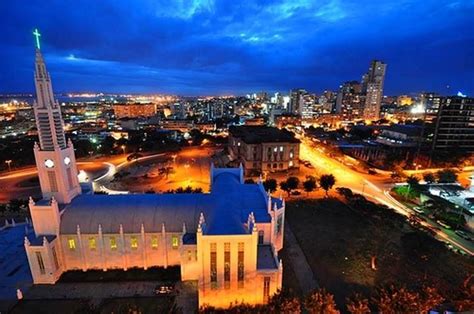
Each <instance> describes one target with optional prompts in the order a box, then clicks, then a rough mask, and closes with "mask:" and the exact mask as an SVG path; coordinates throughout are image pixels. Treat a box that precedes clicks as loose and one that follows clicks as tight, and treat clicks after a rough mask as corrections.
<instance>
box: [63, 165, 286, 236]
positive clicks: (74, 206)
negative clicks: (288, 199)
mask: <svg viewBox="0 0 474 314" xmlns="http://www.w3.org/2000/svg"><path fill="white" fill-rule="evenodd" d="M239 171H241V170H240V169H231V168H229V169H213V170H212V171H211V172H212V187H211V193H201V194H195V193H194V194H185V193H184V194H122V195H100V194H96V195H80V196H78V197H76V198H75V199H73V201H72V202H71V203H70V204H68V205H66V207H65V210H64V212H63V215H62V217H61V226H60V232H61V234H75V233H76V232H77V225H79V226H80V231H81V233H83V234H96V233H97V232H98V228H99V224H100V225H101V228H102V232H103V233H118V232H119V230H120V225H122V228H123V232H124V233H140V231H141V226H142V224H143V227H144V229H145V232H161V230H162V225H163V224H164V225H165V229H166V231H167V232H177V233H178V232H179V233H181V232H182V231H183V224H185V225H186V230H187V232H189V233H195V232H196V230H197V226H198V222H199V216H200V213H203V214H204V218H205V222H206V227H205V230H204V233H205V234H208V235H219V234H245V233H247V229H246V224H247V220H248V216H249V214H250V213H251V212H253V213H254V216H255V220H256V222H270V221H271V218H270V215H269V214H268V211H267V208H268V207H267V200H268V199H267V194H266V193H265V191H264V190H263V187H262V186H261V185H260V184H244V183H243V182H242V181H243V180H242V177H241V174H240V172H239ZM273 203H277V205H281V204H282V201H281V200H279V199H275V198H273V199H272V208H273Z"/></svg>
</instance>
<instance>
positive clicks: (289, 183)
mask: <svg viewBox="0 0 474 314" xmlns="http://www.w3.org/2000/svg"><path fill="white" fill-rule="evenodd" d="M299 184H300V179H298V178H297V177H289V178H288V179H286V180H285V181H282V182H280V188H281V189H282V190H283V191H285V192H286V193H288V196H290V193H291V191H292V190H294V189H297V188H298V185H299Z"/></svg>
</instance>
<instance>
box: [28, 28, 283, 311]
mask: <svg viewBox="0 0 474 314" xmlns="http://www.w3.org/2000/svg"><path fill="white" fill-rule="evenodd" d="M36 36H37V38H38V36H39V33H38V32H36ZM35 84H36V92H37V100H36V102H35V104H34V113H35V118H36V124H37V127H38V135H39V144H35V146H34V154H35V158H36V166H37V169H38V176H39V180H40V185H41V192H42V199H41V200H39V201H36V202H35V201H33V200H32V199H31V198H30V203H29V209H30V213H31V218H32V222H33V226H34V231H35V234H34V235H30V236H28V237H25V243H24V245H25V249H26V253H27V256H28V262H29V266H30V270H31V274H32V277H33V281H34V283H35V284H54V283H56V282H57V281H58V279H59V278H60V277H61V275H62V273H64V272H66V271H69V270H83V271H87V270H91V269H99V270H103V271H107V270H111V269H123V270H127V269H130V268H141V269H147V268H150V267H157V266H158V267H165V268H166V267H168V266H180V269H181V280H183V281H186V280H193V281H197V283H198V292H199V305H203V304H209V305H213V306H222V307H226V306H228V305H229V304H230V303H231V302H236V301H239V302H242V301H245V302H247V303H251V304H258V303H265V302H266V301H267V300H268V299H269V298H270V297H271V296H272V295H273V294H274V293H275V292H276V291H277V290H278V289H280V288H281V286H282V271H283V266H282V263H281V261H279V260H278V258H277V252H278V251H279V250H280V249H281V248H282V247H283V230H284V221H285V217H284V216H285V201H284V200H283V199H281V198H275V197H272V196H271V195H270V194H268V193H266V192H265V190H264V188H263V185H262V183H261V182H259V183H257V184H244V182H243V169H242V167H240V168H214V167H212V166H211V171H210V181H211V183H210V192H209V193H202V194H125V195H97V194H96V195H94V194H93V193H92V191H91V189H90V185H89V184H85V185H84V184H81V183H79V180H78V177H77V174H78V172H77V166H76V159H75V156H74V147H73V144H72V142H71V141H66V138H65V134H64V130H63V120H62V117H61V108H60V106H59V103H58V102H57V101H55V100H54V95H53V90H52V85H51V79H50V76H49V73H48V72H47V70H46V65H45V63H44V60H43V56H42V54H41V50H40V47H39V41H37V47H36V61H35Z"/></svg>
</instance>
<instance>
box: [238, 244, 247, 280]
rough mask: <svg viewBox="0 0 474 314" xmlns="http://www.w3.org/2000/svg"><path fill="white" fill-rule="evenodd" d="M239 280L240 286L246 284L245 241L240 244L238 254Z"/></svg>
mask: <svg viewBox="0 0 474 314" xmlns="http://www.w3.org/2000/svg"><path fill="white" fill-rule="evenodd" d="M237 267H238V269H237V280H238V283H239V288H242V287H243V286H244V277H245V276H244V242H239V244H238V255H237Z"/></svg>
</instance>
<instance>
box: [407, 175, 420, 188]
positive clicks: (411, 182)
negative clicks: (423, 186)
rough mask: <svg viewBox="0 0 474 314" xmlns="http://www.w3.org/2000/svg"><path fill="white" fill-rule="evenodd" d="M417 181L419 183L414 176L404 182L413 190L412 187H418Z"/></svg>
mask: <svg viewBox="0 0 474 314" xmlns="http://www.w3.org/2000/svg"><path fill="white" fill-rule="evenodd" d="M418 181H419V180H418V178H417V177H416V176H414V175H411V176H409V177H408V178H407V181H406V182H407V183H408V185H409V186H410V187H411V188H413V187H416V186H417V185H418Z"/></svg>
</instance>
